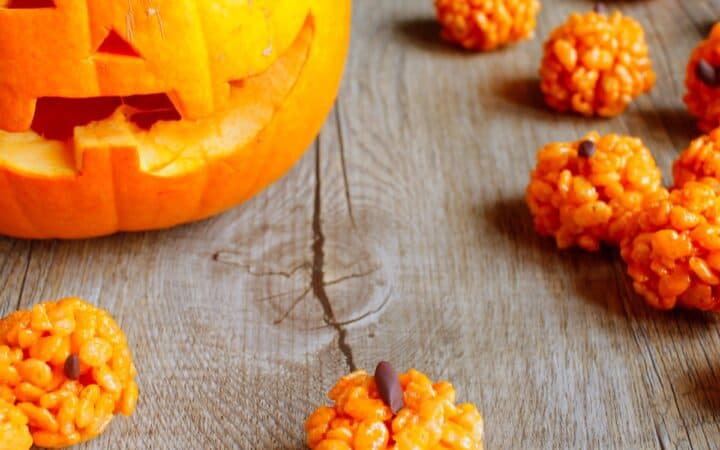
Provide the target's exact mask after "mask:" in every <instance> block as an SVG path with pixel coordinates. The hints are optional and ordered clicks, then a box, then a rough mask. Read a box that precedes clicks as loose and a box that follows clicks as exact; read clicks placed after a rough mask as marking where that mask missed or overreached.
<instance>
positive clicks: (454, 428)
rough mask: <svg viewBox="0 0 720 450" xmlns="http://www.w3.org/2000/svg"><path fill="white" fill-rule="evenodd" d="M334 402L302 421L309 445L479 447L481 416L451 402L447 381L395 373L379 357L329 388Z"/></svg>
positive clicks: (376, 449)
mask: <svg viewBox="0 0 720 450" xmlns="http://www.w3.org/2000/svg"><path fill="white" fill-rule="evenodd" d="M329 397H330V399H331V400H333V401H334V402H335V404H334V406H322V407H320V408H318V409H317V410H316V411H315V412H314V413H313V414H312V415H311V416H310V417H309V418H308V420H307V421H306V422H305V429H306V431H307V437H308V446H309V447H310V448H311V449H313V450H425V449H427V450H431V449H433V450H435V449H448V450H451V449H457V450H460V449H463V450H482V448H483V419H482V417H481V416H480V413H479V412H478V410H477V408H475V406H473V405H471V404H463V405H456V404H455V389H453V387H452V385H451V384H450V383H447V382H444V381H441V382H438V383H433V382H432V381H430V379H429V378H428V377H427V376H425V375H424V374H422V373H420V372H418V371H417V370H414V369H411V370H409V371H408V372H407V373H405V374H402V375H399V376H398V374H397V372H395V370H394V369H393V368H392V366H390V364H388V363H386V362H381V363H380V364H379V365H378V367H377V369H376V371H375V376H371V375H368V374H367V373H365V372H364V371H362V370H360V371H357V372H353V373H351V374H350V375H347V376H345V377H343V378H341V379H340V381H339V382H338V383H337V385H335V387H334V388H333V389H332V390H331V391H330V394H329Z"/></svg>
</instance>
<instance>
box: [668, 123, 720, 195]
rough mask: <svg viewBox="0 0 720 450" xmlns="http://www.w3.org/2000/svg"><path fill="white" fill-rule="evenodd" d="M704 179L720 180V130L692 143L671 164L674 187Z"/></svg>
mask: <svg viewBox="0 0 720 450" xmlns="http://www.w3.org/2000/svg"><path fill="white" fill-rule="evenodd" d="M706 177H712V178H717V179H720V129H716V130H714V131H712V132H710V134H707V135H703V136H700V137H699V138H697V139H695V140H694V141H692V142H691V143H690V146H689V147H688V148H687V149H686V150H685V151H684V152H682V153H681V154H680V156H679V157H678V159H676V160H675V163H674V164H673V178H674V180H675V187H682V186H684V185H685V183H687V182H688V181H697V180H700V179H703V178H706Z"/></svg>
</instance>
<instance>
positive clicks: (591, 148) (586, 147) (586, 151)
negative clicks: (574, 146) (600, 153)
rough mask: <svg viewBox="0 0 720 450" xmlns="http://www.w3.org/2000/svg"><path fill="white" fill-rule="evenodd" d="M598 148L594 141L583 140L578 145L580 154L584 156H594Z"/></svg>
mask: <svg viewBox="0 0 720 450" xmlns="http://www.w3.org/2000/svg"><path fill="white" fill-rule="evenodd" d="M596 150H597V145H596V144H595V143H594V142H593V141H591V140H586V141H582V142H581V143H580V146H579V147H578V156H580V157H582V158H592V157H593V155H594V154H595V151H596Z"/></svg>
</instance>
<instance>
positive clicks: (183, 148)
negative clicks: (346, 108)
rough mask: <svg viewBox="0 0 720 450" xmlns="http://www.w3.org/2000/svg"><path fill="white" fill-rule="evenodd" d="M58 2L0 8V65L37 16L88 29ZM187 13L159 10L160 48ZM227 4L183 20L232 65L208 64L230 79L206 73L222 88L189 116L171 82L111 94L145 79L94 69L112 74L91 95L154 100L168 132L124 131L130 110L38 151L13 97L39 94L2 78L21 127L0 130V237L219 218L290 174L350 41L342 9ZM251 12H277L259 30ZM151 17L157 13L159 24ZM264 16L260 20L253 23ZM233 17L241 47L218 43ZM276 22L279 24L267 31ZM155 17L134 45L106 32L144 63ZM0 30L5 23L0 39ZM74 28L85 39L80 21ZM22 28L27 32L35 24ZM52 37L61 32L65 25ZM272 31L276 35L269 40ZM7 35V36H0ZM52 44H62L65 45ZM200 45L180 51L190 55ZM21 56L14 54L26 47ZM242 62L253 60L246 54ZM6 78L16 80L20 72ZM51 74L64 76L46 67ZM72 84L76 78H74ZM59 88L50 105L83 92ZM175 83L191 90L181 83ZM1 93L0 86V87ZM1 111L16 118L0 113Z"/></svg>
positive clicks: (319, 119) (7, 107)
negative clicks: (166, 117) (169, 115)
mask: <svg viewBox="0 0 720 450" xmlns="http://www.w3.org/2000/svg"><path fill="white" fill-rule="evenodd" d="M70 3H72V5H73V6H69V5H70V4H69V3H67V1H61V2H59V3H58V8H57V11H53V10H52V9H49V10H48V11H46V10H44V9H43V10H39V11H34V10H25V9H3V8H2V7H0V29H3V36H2V37H0V61H3V62H7V61H11V60H12V59H11V58H3V57H4V56H5V55H7V54H14V53H12V52H19V50H17V49H15V47H14V45H15V40H14V39H13V36H14V37H15V38H16V39H20V40H22V41H23V42H24V43H27V42H33V41H28V37H27V36H25V35H23V37H22V38H20V37H19V36H20V32H21V31H22V30H25V29H27V27H30V25H31V24H36V23H41V22H42V20H41V19H42V18H43V17H45V18H47V20H49V21H61V20H67V21H70V22H72V21H77V20H76V19H77V17H83V18H84V19H87V16H84V15H83V14H80V13H79V11H80V10H78V9H76V8H81V7H80V6H75V5H76V3H77V2H70ZM94 3H99V2H90V4H91V5H93V4H94ZM106 3H107V2H104V3H103V5H105V4H106ZM115 3H117V4H122V5H123V7H124V8H127V4H128V3H127V2H124V1H118V2H114V3H113V5H114V4H115ZM156 3H157V2H156ZM161 3H163V4H166V2H161ZM189 3H193V4H194V3H196V2H190V1H183V2H178V3H175V2H173V3H172V4H170V3H167V4H166V7H165V8H164V9H161V8H159V7H158V8H157V9H158V10H159V11H160V13H161V16H162V17H163V22H162V23H163V29H164V33H165V36H166V37H167V38H168V39H169V36H171V35H173V36H174V34H173V33H174V31H173V30H175V29H177V28H178V27H181V25H182V24H183V23H184V22H182V21H179V20H180V19H179V18H178V19H177V20H173V19H172V17H173V15H174V14H176V13H177V11H181V10H182V9H183V8H185V6H186V4H189ZM200 3H202V2H200ZM205 3H208V5H209V4H211V3H213V2H205ZM158 4H159V3H158ZM61 5H62V6H63V7H60V6H61ZM176 5H177V6H176ZM238 5H245V6H237V8H239V9H242V8H245V9H246V10H243V11H240V12H237V11H236V12H235V13H233V14H234V15H232V14H231V15H229V16H222V15H217V14H215V13H211V12H207V13H203V14H200V15H198V14H195V13H194V14H193V15H191V16H190V17H191V19H188V20H191V21H192V20H195V19H198V17H200V18H202V20H206V21H210V22H212V23H210V24H206V25H204V27H205V28H204V29H212V30H215V29H217V30H218V31H217V34H213V33H207V36H205V37H206V38H207V39H208V40H212V39H216V40H217V41H218V42H215V44H212V43H206V45H207V46H208V47H212V46H213V45H215V46H216V47H217V48H216V50H214V51H213V52H211V53H212V54H213V55H215V56H216V57H217V58H216V59H218V58H219V59H223V58H221V57H224V59H223V61H226V62H227V61H228V60H232V61H230V62H227V64H228V66H227V68H226V66H225V65H224V64H225V63H222V64H221V63H217V65H218V67H222V68H226V70H228V71H230V70H235V68H237V71H235V72H233V73H232V74H230V75H228V74H224V75H218V74H217V73H216V72H218V71H220V69H217V70H215V69H213V71H212V72H213V73H212V77H213V80H219V81H218V83H217V84H218V85H220V86H222V89H220V90H221V91H223V92H224V93H223V95H221V96H218V97H217V99H214V100H213V99H210V94H209V92H210V91H211V90H213V89H210V88H208V89H207V93H206V94H207V95H205V94H203V95H204V96H205V97H207V99H208V101H207V102H205V103H202V102H201V103H202V105H201V106H200V107H198V108H196V109H195V108H190V107H187V105H189V104H190V103H192V102H185V101H184V100H178V97H177V96H176V95H175V94H174V93H177V92H179V91H176V90H172V89H173V87H172V86H170V84H172V83H170V84H167V85H162V86H155V85H153V86H149V87H147V89H145V87H143V86H138V85H128V86H124V85H122V83H123V82H125V81H127V80H128V79H131V78H132V79H133V80H140V81H137V83H141V82H142V81H141V80H142V79H143V78H144V77H140V76H137V73H144V72H142V71H139V70H138V71H136V70H135V69H132V70H131V69H130V68H128V67H130V66H132V65H131V63H130V62H128V60H129V59H132V58H129V57H127V56H121V55H110V56H107V55H102V58H105V59H109V60H111V61H112V62H113V63H117V67H118V68H119V69H117V70H115V69H113V71H112V72H113V73H116V72H117V73H118V74H122V75H123V77H121V79H118V80H115V81H114V82H113V83H107V84H108V86H110V87H107V89H105V88H103V89H102V90H100V91H98V92H91V93H90V94H91V95H95V94H100V95H121V96H122V95H125V94H129V93H131V94H133V95H141V94H157V93H163V92H164V93H166V94H167V95H168V96H169V97H170V99H171V100H172V103H173V104H174V106H175V107H176V109H177V110H178V112H179V113H180V115H181V116H182V118H181V120H179V121H160V122H157V123H155V124H154V125H152V127H151V128H150V129H141V128H139V127H138V126H137V125H136V124H135V123H133V122H132V121H131V120H130V117H129V116H131V115H132V114H133V113H134V111H133V110H132V108H128V107H121V108H118V110H117V111H116V112H115V113H114V114H112V115H111V116H110V117H108V118H106V119H103V120H100V121H97V122H92V123H89V124H85V125H82V126H78V127H77V128H75V130H74V132H73V133H72V137H71V139H68V140H63V141H58V140H50V139H46V138H44V137H43V136H41V135H39V134H38V133H37V132H35V131H34V130H31V129H28V123H27V120H26V119H22V120H20V119H21V117H22V114H21V112H22V111H24V110H25V109H27V108H28V106H27V104H26V103H27V102H26V101H25V100H22V101H20V100H19V99H21V98H31V97H33V96H38V95H47V94H48V92H45V91H43V92H39V91H34V90H32V89H30V87H28V86H25V85H23V84H22V83H20V81H18V79H19V78H20V77H18V76H14V75H13V76H14V78H13V79H12V80H11V81H12V82H13V83H19V84H17V85H16V86H13V87H7V83H8V82H9V81H8V80H9V79H10V78H9V77H10V76H11V75H6V78H5V79H0V92H2V95H0V116H2V117H5V116H11V117H12V118H14V120H15V119H17V120H18V124H19V125H18V124H15V125H12V124H10V125H8V124H7V123H6V124H5V125H4V126H3V125H1V124H0V210H2V211H3V214H2V215H0V234H5V235H11V236H15V237H23V238H40V239H44V238H86V237H94V236H102V235H107V234H112V233H115V232H118V231H140V230H150V229H159V228H167V227H171V226H174V225H178V224H182V223H187V222H191V221H195V220H201V219H204V218H207V217H210V216H212V215H215V214H217V213H219V212H221V211H224V210H226V209H228V208H231V207H233V206H235V205H237V204H239V203H241V202H243V201H244V200H246V199H248V198H250V197H251V196H253V195H254V194H255V193H257V192H258V191H259V190H261V189H262V188H264V187H266V186H267V185H268V184H270V183H271V182H273V181H275V180H277V179H278V178H279V177H280V176H282V175H283V174H284V173H285V172H286V171H287V170H289V169H290V168H291V167H292V165H294V163H295V162H296V161H297V160H298V159H299V158H300V156H301V155H302V154H303V153H304V151H305V150H306V149H307V147H308V146H309V145H310V143H311V142H312V140H313V139H314V138H315V135H316V133H317V131H318V130H319V129H320V127H321V126H322V123H323V121H324V119H325V117H326V115H327V113H328V112H329V110H330V108H331V107H332V104H333V101H334V99H335V95H336V93H337V88H338V86H339V82H340V77H341V74H342V68H343V64H344V59H345V55H346V52H347V47H348V42H349V24H350V2H349V0H342V1H327V0H302V1H300V2H294V1H291V0H262V1H258V2H240V3H238ZM248 5H251V6H248ZM263 6H268V7H269V8H270V10H272V11H275V9H277V11H275V12H273V14H270V16H272V17H271V18H270V19H268V20H270V22H268V20H265V19H264V18H263V17H264V14H266V13H268V11H270V10H268V9H263ZM208 7H209V6H208ZM233 8H235V7H233ZM248 8H250V9H248ZM258 8H259V9H258ZM109 9H113V8H109ZM115 9H117V8H115ZM231 9H232V8H231ZM58 11H59V12H60V13H62V14H61V16H62V17H64V16H68V17H65V18H58V17H60V16H56V15H51V12H54V13H55V14H57V13H58ZM163 11H165V12H167V14H164V15H163ZM262 11H264V13H263V14H262V15H258V14H259V13H260V12H262ZM272 11H270V12H272ZM116 12H117V11H116ZM63 14H64V16H63ZM97 14H98V19H97V20H99V23H105V22H106V20H105V19H102V17H105V16H108V17H109V16H112V14H111V13H110V12H107V13H104V12H99V11H98V12H97ZM70 16H72V17H70ZM113 17H114V16H113ZM123 17H125V16H123ZM222 17H226V19H222ZM252 17H254V19H252V20H251V18H252ZM235 19H238V20H240V19H242V20H244V21H248V22H249V23H248V25H247V27H248V28H247V30H248V31H247V33H248V34H247V36H246V38H247V39H246V40H245V38H243V37H235V38H233V39H230V40H227V39H224V38H223V36H225V34H224V33H229V32H230V31H231V30H229V28H228V24H227V23H226V22H223V20H225V21H227V20H230V21H233V20H235ZM276 19H277V20H280V21H281V23H275V22H272V21H274V20H276ZM43 20H45V19H43ZM107 20H110V18H108V19H107ZM113 20H114V19H113ZM143 20H145V19H143ZM153 20H154V22H152V21H149V22H148V21H146V22H147V23H146V22H142V21H141V20H140V19H138V23H137V24H136V27H135V28H134V32H133V33H134V34H133V38H132V39H131V38H130V36H128V35H127V33H126V32H124V31H123V30H125V29H124V28H123V27H120V26H119V25H117V24H114V23H113V27H111V28H112V29H113V30H114V31H116V32H117V34H118V35H120V36H121V37H122V38H124V39H126V40H127V41H129V42H130V43H132V44H134V45H136V46H137V47H138V52H139V53H141V54H142V53H143V52H148V51H149V50H148V48H150V49H152V45H151V44H152V39H150V38H148V39H147V40H148V42H150V43H149V44H143V42H142V38H141V37H142V35H143V33H145V34H151V35H152V33H157V32H158V26H159V25H157V23H158V19H157V18H156V17H155V18H154V19H153ZM183 20H185V19H183ZM198 20H199V19H198ZM110 21H111V22H112V20H110ZM140 22H142V23H145V25H141V24H140ZM9 23H12V24H14V25H13V26H12V27H10V28H5V25H7V24H9ZM53 23H54V22H53ZM84 23H85V28H87V23H88V22H87V21H85V22H84ZM153 23H154V24H153ZM233 23H234V22H233ZM273 24H274V25H273ZM21 25H22V26H21ZM236 25H237V24H236ZM143 26H144V27H145V28H143ZM30 28H31V30H35V29H36V28H34V25H33V27H30ZM62 29H63V30H64V29H65V26H64V25H63V27H62ZM271 29H275V31H273V32H270V31H268V30H271ZM6 30H10V31H11V32H10V31H8V32H7V34H6ZM263 30H264V31H263ZM77 33H80V34H82V33H84V32H81V31H77ZM98 33H99V32H98ZM268 33H270V34H268ZM153 36H154V35H153ZM209 36H210V37H212V39H210V37H209ZM243 36H245V35H243ZM150 37H152V36H150ZM221 38H223V39H221ZM37 39H38V40H42V41H43V45H42V46H40V47H38V49H37V50H36V51H37V52H42V53H45V52H51V49H50V47H52V46H53V44H52V43H50V42H47V41H55V40H57V39H51V40H48V39H47V37H46V36H43V37H42V38H41V37H40V36H38V37H37ZM183 39H184V38H183ZM238 39H240V40H243V44H242V45H240V47H237V46H235V45H234V44H233V43H237V41H238ZM58 41H61V42H63V45H67V43H66V42H65V41H64V40H58ZM81 41H82V42H85V44H82V46H83V49H84V50H83V49H80V50H83V51H85V50H87V46H88V45H89V44H87V43H88V42H90V37H87V36H84V37H83V39H81ZM221 41H222V42H221ZM225 41H227V42H225ZM93 42H94V41H93ZM136 43H137V44H136ZM231 44H233V45H231ZM261 44H262V45H261ZM270 44H272V45H270ZM78 45H81V43H78ZM198 45H200V44H198V43H197V42H195V40H193V41H192V46H193V48H195V47H197V46H198ZM238 45H239V44H238ZM25 47H26V51H27V48H33V47H32V46H27V45H26V46H25ZM46 47H47V48H46ZM178 47H179V48H181V46H178ZM235 48H237V53H233V52H230V50H229V49H235ZM223 49H224V50H223ZM80 50H77V49H75V50H73V49H68V50H66V51H67V52H72V51H78V52H80ZM58 51H59V50H58ZM64 51H65V50H64ZM253 52H255V53H253ZM80 53H82V52H80ZM176 53H177V52H175V53H173V54H176ZM250 53H252V54H253V55H256V54H257V55H259V56H258V57H257V58H255V57H254V56H253V57H250V56H248V55H249V54H250ZM63 54H64V53H61V55H63ZM149 54H152V51H150V52H149ZM178 57H179V56H178ZM246 57H247V58H246ZM102 58H101V59H102ZM146 58H147V59H148V60H149V59H153V58H150V57H149V56H147V57H146ZM135 59H137V58H135ZM32 61H35V59H32ZM133 61H135V60H133ZM233 61H235V62H234V63H233ZM134 63H135V64H137V63H138V62H137V61H135V62H134ZM0 64H2V62H0ZM28 64H30V62H28ZM148 64H149V63H148ZM173 64H175V63H171V62H167V64H164V65H163V67H168V68H172V70H173V71H175V72H174V74H169V75H168V77H170V75H172V77H177V78H178V79H180V78H182V77H181V75H182V73H184V72H183V71H184V68H185V67H186V65H185V64H180V63H178V65H173ZM213 64H215V63H213ZM213 64H211V65H210V66H207V67H208V70H210V67H215V66H213ZM233 64H234V65H233ZM236 66H237V67H236ZM19 67H21V68H23V69H24V67H23V66H21V65H19ZM113 67H115V66H113ZM132 67H134V66H132ZM234 67H235V68H234ZM13 70H14V72H13V73H15V72H17V71H18V70H20V69H13ZM158 70H159V69H158ZM47 71H48V70H46V69H43V70H40V71H39V72H40V73H45V72H47ZM0 72H2V70H0ZM30 72H31V71H30ZM58 73H67V72H63V70H61V69H58ZM128 73H130V74H132V76H128ZM2 76H3V75H0V77H2ZM33 76H34V75H33ZM228 76H232V77H234V76H241V77H243V78H240V79H237V80H234V79H227V77H228ZM77 77H78V78H82V76H81V75H80V74H78V75H77ZM172 77H170V78H167V77H163V80H165V81H167V80H170V81H172V80H171V78H172ZM156 78H157V77H156ZM166 78H167V79H166ZM3 80H4V81H3ZM31 81H32V80H27V81H23V83H26V84H27V83H31ZM65 81H66V82H67V83H68V84H67V86H66V87H62V86H55V87H56V88H57V89H53V90H52V95H60V96H68V97H72V95H85V94H87V92H80V91H78V90H77V89H76V86H80V87H83V86H85V84H84V78H83V81H82V82H81V81H77V80H74V79H70V78H63V79H62V80H59V81H58V82H57V83H60V84H63V82H65ZM165 81H164V82H165ZM181 81H183V82H187V83H188V84H187V85H188V86H194V84H193V83H194V81H193V80H184V79H183V80H181ZM145 82H147V83H150V82H151V81H147V80H146V81H145ZM167 82H168V83H169V81H167ZM73 83H75V84H73ZM178 83H179V82H178ZM3 84H4V85H5V87H6V88H7V89H6V88H2V85H3ZM213 84H215V83H214V82H213V83H210V84H207V83H205V84H203V83H200V85H199V86H200V87H203V89H204V88H205V87H207V86H210V85H213ZM63 89H65V90H63ZM165 89H170V90H169V91H164V90H165ZM148 91H149V92H148ZM191 93H193V94H194V93H195V92H194V91H193V92H191ZM103 98H104V97H103ZM223 99H224V100H223ZM41 100H42V99H41ZM211 100H212V101H211ZM216 100H217V101H216ZM39 103H40V102H38V104H39ZM186 103H187V105H186ZM18 105H20V106H18ZM23 105H25V106H23ZM14 108H19V109H14ZM8 111H14V112H15V113H13V114H5V113H6V112H8ZM188 111H191V112H188ZM192 111H194V112H192ZM208 112H209V114H208ZM30 114H32V113H30ZM8 120H9V119H8ZM16 125H17V126H16ZM18 128H20V129H21V130H20V131H18ZM3 130H4V131H3Z"/></svg>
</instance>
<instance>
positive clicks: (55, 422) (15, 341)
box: [0, 298, 138, 448]
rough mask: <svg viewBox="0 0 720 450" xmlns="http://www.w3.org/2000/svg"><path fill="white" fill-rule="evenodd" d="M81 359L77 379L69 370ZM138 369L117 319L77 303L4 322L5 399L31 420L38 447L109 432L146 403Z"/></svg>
mask: <svg viewBox="0 0 720 450" xmlns="http://www.w3.org/2000/svg"><path fill="white" fill-rule="evenodd" d="M71 355H77V357H78V359H79V370H78V373H77V374H76V375H77V379H70V378H69V377H68V374H67V371H66V369H65V365H66V361H67V360H68V357H70V356H71ZM135 375H136V370H135V365H134V364H133V362H132V356H131V354H130V350H129V349H128V346H127V341H126V339H125V335H124V333H123V332H122V330H121V329H120V328H119V327H118V325H117V324H116V323H115V321H114V320H113V318H112V317H110V315H109V314H108V313H107V312H106V311H104V310H102V309H99V308H96V307H95V306H93V305H91V304H89V303H86V302H84V301H82V300H80V299H77V298H68V299H64V300H60V301H58V302H45V303H40V304H37V305H35V306H34V307H33V308H32V309H31V310H30V311H18V312H15V313H13V314H11V315H10V316H8V317H6V318H4V319H2V321H0V399H3V400H5V401H7V402H11V403H13V404H14V405H15V406H16V407H17V408H18V410H19V411H20V412H21V413H22V414H23V415H24V416H25V417H26V418H27V419H28V423H29V428H30V432H31V434H32V438H33V441H34V443H35V445H37V446H39V447H47V448H60V447H67V446H70V445H74V444H77V443H80V442H84V441H87V440H89V439H92V438H94V437H96V436H98V435H99V434H100V433H102V432H103V431H104V430H105V429H106V428H107V426H108V425H109V424H110V421H111V420H112V418H113V415H114V414H123V415H130V414H132V412H133V410H134V408H135V402H136V401H137V398H138V387H137V384H136V383H135V381H134V378H135Z"/></svg>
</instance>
